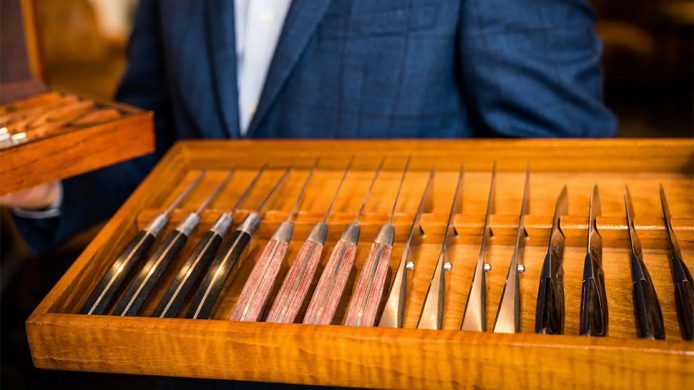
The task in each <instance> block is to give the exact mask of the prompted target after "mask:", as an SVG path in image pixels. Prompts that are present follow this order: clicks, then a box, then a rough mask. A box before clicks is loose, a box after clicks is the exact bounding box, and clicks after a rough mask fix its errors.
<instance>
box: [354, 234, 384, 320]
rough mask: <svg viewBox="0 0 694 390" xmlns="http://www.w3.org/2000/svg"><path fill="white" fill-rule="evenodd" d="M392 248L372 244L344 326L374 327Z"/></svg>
mask: <svg viewBox="0 0 694 390" xmlns="http://www.w3.org/2000/svg"><path fill="white" fill-rule="evenodd" d="M392 250H393V248H392V246H390V245H387V244H384V243H380V242H374V243H373V244H372V245H371V250H370V251H369V255H368V256H367V258H366V261H365V262H364V266H363V268H362V270H361V274H360V275H359V280H358V281H357V286H356V288H355V289H354V293H353V294H352V299H351V301H350V303H349V309H348V310H347V315H346V317H345V325H346V326H374V325H375V324H376V315H377V314H378V306H379V305H380V303H381V299H382V298H383V290H384V288H385V283H386V276H388V267H389V265H390V255H391V253H392Z"/></svg>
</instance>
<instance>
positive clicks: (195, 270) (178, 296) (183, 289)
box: [152, 230, 222, 318]
mask: <svg viewBox="0 0 694 390" xmlns="http://www.w3.org/2000/svg"><path fill="white" fill-rule="evenodd" d="M221 243H222V235H220V234H219V233H217V232H216V231H213V230H209V231H207V233H205V235H204V236H203V237H202V239H201V240H200V242H199V243H198V245H197V246H196V247H195V249H194V250H193V253H191V254H190V256H188V259H186V262H185V264H183V266H182V267H181V269H180V270H179V271H178V274H176V278H175V279H174V281H173V283H171V285H170V286H169V288H168V289H167V290H166V292H165V293H164V296H163V297H162V299H161V301H159V304H158V305H157V307H156V308H155V309H154V312H152V317H161V318H173V317H176V316H178V313H180V311H181V309H182V308H183V303H184V301H185V299H186V297H187V296H188V294H189V293H190V290H191V289H192V288H193V284H195V282H196V281H197V280H198V278H199V277H200V274H201V273H202V270H203V269H205V268H206V267H207V265H208V264H209V263H210V261H211V260H212V257H213V256H214V255H215V253H216V252H217V249H219V246H220V244H221Z"/></svg>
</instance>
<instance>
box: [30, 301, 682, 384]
mask: <svg viewBox="0 0 694 390" xmlns="http://www.w3.org/2000/svg"><path fill="white" fill-rule="evenodd" d="M27 334H28V338H29V344H30V346H31V349H32V359H33V361H34V364H35V365H36V366H37V367H39V368H49V369H71V370H81V371H96V372H119V373H131V374H142V373H143V372H146V373H147V374H151V375H168V376H184V377H197V376H200V373H201V372H204V375H205V376H206V377H211V378H218V379H234V380H250V381H276V382H288V383H305V384H318V383H320V384H323V385H345V384H349V383H359V385H360V386H377V387H383V388H424V387H431V386H433V385H438V386H443V387H452V386H475V385H479V383H480V382H479V377H477V378H475V377H472V376H470V375H467V374H466V373H469V372H477V373H478V374H479V376H480V377H488V376H494V375H501V376H506V378H505V379H503V378H502V379H501V380H502V381H504V382H506V383H510V384H515V385H518V386H522V384H523V383H524V380H527V378H529V377H536V376H540V375H548V374H550V373H551V375H552V377H553V380H552V381H549V382H543V381H540V384H541V386H540V387H543V388H552V383H555V384H556V383H571V385H572V386H575V387H589V386H590V387H592V388H596V387H597V388H602V387H609V386H610V385H614V384H615V383H622V382H621V380H620V378H626V377H629V375H635V374H637V373H638V378H639V380H640V381H641V382H640V385H639V386H640V387H642V388H659V387H662V386H666V387H667V384H666V383H662V382H660V381H662V378H663V377H665V378H667V380H668V381H669V382H670V383H671V384H683V383H691V382H692V381H693V380H694V371H692V370H691V367H692V365H693V364H694V344H692V343H689V342H685V341H674V340H673V341H654V340H643V339H615V338H609V337H608V338H599V337H581V336H547V335H536V334H525V333H524V334H508V335H506V334H494V333H489V332H486V333H482V332H479V333H478V332H463V331H455V330H436V331H431V330H416V329H384V328H359V331H358V332H355V328H352V327H346V326H317V325H304V324H268V323H241V322H235V321H227V320H204V321H202V320H188V319H155V320H152V319H150V318H138V317H113V316H84V315H76V314H39V313H34V314H32V316H31V317H30V318H29V319H28V320H27ZM57 340H60V343H55V342H56V341H57ZM134 340H142V341H143V342H141V343H140V342H134ZM145 340H146V341H145ZM326 340H330V342H326ZM296 345H301V346H302V348H301V349H300V351H297V350H296V348H295V347H296ZM77 350H79V351H80V354H83V356H89V358H88V359H75V358H74V355H73V354H74V353H75V351H77ZM194 351H195V352H198V354H199V353H201V352H200V351H208V352H207V353H206V354H205V356H204V361H201V360H199V359H201V358H203V357H202V356H198V355H196V354H195V352H194ZM408 351H417V352H418V353H421V355H422V360H421V364H420V365H419V366H411V365H408V364H410V363H411V362H409V361H408V360H407V359H405V360H400V359H399V358H398V356H399V354H408ZM124 356H127V357H128V359H122V357H124ZM119 357H120V358H119ZM549 360H551V362H550V361H549ZM382 361H388V362H389V364H385V365H382V364H377V362H382ZM543 361H545V363H544V364H543V363H542V362H543ZM317 362H321V364H322V365H324V366H325V367H330V366H331V365H333V364H335V365H343V368H345V369H344V370H341V373H342V374H343V375H342V376H340V377H334V376H330V375H325V374H326V372H324V373H323V374H324V375H320V374H319V373H317V372H316V371H315V369H316V364H317ZM358 362H363V363H364V364H365V365H363V366H362V365H361V364H359V363H358ZM243 364H249V365H250V366H252V367H254V368H253V370H244V369H243ZM357 364H359V365H358V367H357V366H355V365H357ZM201 365H204V367H205V369H204V370H201V369H200V367H201ZM345 365H346V366H345ZM403 365H407V366H403ZM350 366H351V367H352V369H347V368H348V367H350ZM558 367H562V369H558ZM427 370H435V371H436V373H437V375H432V374H431V372H429V373H427V372H426V371H427ZM589 370H596V372H599V373H600V375H596V374H595V373H592V372H590V371H589ZM394 373H397V374H398V375H393V374H394ZM524 378H525V379H524ZM563 381H566V382H563ZM568 381H571V382H568ZM624 386H625V383H622V385H621V387H624Z"/></svg>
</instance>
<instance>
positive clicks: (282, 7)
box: [12, 0, 292, 219]
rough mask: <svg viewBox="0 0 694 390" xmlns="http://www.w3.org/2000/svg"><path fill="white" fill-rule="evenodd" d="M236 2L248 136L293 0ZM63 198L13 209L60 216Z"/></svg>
mask: <svg viewBox="0 0 694 390" xmlns="http://www.w3.org/2000/svg"><path fill="white" fill-rule="evenodd" d="M234 1H235V2H234V6H235V7H236V8H235V9H234V15H235V24H236V58H237V63H236V69H237V78H238V88H239V92H238V93H239V120H240V125H241V128H240V131H241V135H246V132H247V131H248V125H249V124H250V123H251V119H252V118H253V114H255V109H256V107H257V105H258V101H259V100H260V94H261V93H262V91H263V86H264V84H265V77H266V76H267V71H268V69H269V68H270V62H271V61H272V57H273V55H274V54H275V47H276V46H277V41H278V40H279V37H280V33H281V32H282V26H283V25H284V19H285V17H286V16H287V11H288V10H289V6H290V5H291V2H292V0H234ZM59 184H61V183H59ZM62 197H63V196H62V185H60V194H59V196H58V198H57V199H56V200H55V202H53V204H51V205H50V206H49V207H48V208H47V209H44V210H38V211H37V210H22V209H19V208H13V209H12V211H13V212H14V214H15V215H17V216H19V217H24V218H34V219H42V218H51V217H57V216H59V215H60V206H61V204H62Z"/></svg>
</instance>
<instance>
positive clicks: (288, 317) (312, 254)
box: [265, 222, 328, 323]
mask: <svg viewBox="0 0 694 390" xmlns="http://www.w3.org/2000/svg"><path fill="white" fill-rule="evenodd" d="M327 234H328V226H327V225H326V224H325V223H323V222H320V223H317V224H316V225H315V226H314V227H313V229H311V233H309V235H308V238H307V239H306V241H305V242H304V243H303V245H301V248H300V249H299V253H298V254H297V256H296V259H295V260H294V263H293V264H292V266H291V268H290V269H289V272H287V276H285V278H284V281H283V282H282V286H281V287H280V290H279V292H278V293H277V297H276V298H275V301H274V302H273V303H272V307H271V308H270V312H269V313H268V315H267V318H266V319H265V322H275V323H293V322H294V321H295V320H296V317H297V315H298V314H299V311H300V310H301V306H302V305H303V303H304V300H305V299H306V295H307V294H308V290H309V288H310V287H311V282H312V281H313V278H314V276H315V274H316V270H317V269H318V263H319V262H320V258H321V255H322V253H323V243H324V242H325V238H326V236H327Z"/></svg>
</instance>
